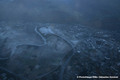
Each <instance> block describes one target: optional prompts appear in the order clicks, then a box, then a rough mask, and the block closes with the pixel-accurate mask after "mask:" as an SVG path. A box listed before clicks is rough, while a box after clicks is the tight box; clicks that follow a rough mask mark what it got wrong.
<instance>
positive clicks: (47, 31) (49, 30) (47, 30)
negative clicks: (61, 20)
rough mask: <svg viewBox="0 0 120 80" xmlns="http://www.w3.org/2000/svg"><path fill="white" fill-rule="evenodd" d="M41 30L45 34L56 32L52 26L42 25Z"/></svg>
mask: <svg viewBox="0 0 120 80" xmlns="http://www.w3.org/2000/svg"><path fill="white" fill-rule="evenodd" d="M39 31H40V32H41V33H42V34H44V35H47V34H54V32H53V31H52V29H51V28H49V27H48V28H47V27H42V28H40V29H39Z"/></svg>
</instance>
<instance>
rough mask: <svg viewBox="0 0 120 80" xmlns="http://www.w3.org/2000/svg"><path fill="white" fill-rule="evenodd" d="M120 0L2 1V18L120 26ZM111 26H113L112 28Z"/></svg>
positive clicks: (1, 19) (106, 26) (0, 11)
mask: <svg viewBox="0 0 120 80" xmlns="http://www.w3.org/2000/svg"><path fill="white" fill-rule="evenodd" d="M119 4H120V0H0V21H22V22H31V21H32V22H42V23H46V22H47V23H67V24H68V23H73V24H74V23H79V24H82V25H87V26H94V27H102V28H104V27H105V28H112V29H113V26H114V28H118V26H120V23H119V22H120V15H119V14H120V5H119ZM108 26H109V27H108Z"/></svg>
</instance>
